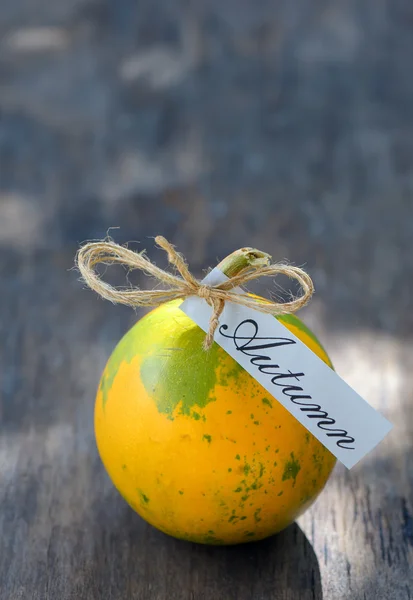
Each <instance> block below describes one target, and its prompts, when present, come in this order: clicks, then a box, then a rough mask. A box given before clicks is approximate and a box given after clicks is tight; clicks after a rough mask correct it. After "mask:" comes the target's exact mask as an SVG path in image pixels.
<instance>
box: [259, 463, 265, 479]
mask: <svg viewBox="0 0 413 600" xmlns="http://www.w3.org/2000/svg"><path fill="white" fill-rule="evenodd" d="M264 473H265V467H264V465H263V463H260V472H259V475H258V477H262V476H263V475H264Z"/></svg>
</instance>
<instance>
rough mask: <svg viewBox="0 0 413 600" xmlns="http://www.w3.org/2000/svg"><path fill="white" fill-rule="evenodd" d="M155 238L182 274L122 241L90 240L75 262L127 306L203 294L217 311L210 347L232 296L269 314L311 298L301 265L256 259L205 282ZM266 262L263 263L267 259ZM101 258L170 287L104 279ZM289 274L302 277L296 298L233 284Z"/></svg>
mask: <svg viewBox="0 0 413 600" xmlns="http://www.w3.org/2000/svg"><path fill="white" fill-rule="evenodd" d="M155 242H156V243H157V244H158V246H160V247H161V248H162V249H163V250H165V252H166V253H167V255H168V260H169V263H170V264H172V265H173V266H174V267H175V268H176V269H177V271H178V272H179V274H180V275H181V277H178V276H176V275H174V274H172V273H169V272H168V271H164V270H163V269H160V268H159V267H157V266H156V265H154V264H153V263H152V262H151V261H150V260H149V259H148V258H147V257H146V256H145V251H143V252H140V253H138V252H134V251H132V250H129V249H128V248H125V247H124V246H119V245H118V244H115V243H114V242H112V241H103V242H90V243H88V244H85V245H84V246H82V248H81V249H80V250H79V251H78V253H77V256H76V264H77V267H78V269H79V271H80V273H81V275H82V277H83V280H84V282H85V283H86V284H87V285H88V286H89V287H90V288H91V289H92V290H94V291H95V292H97V293H98V294H99V295H100V296H102V297H103V298H105V299H106V300H110V301H111V302H113V303H119V304H125V305H127V306H132V307H136V306H152V307H154V306H159V305H161V304H164V303H165V302H169V301H171V300H175V299H178V298H187V297H188V296H198V297H199V298H203V299H204V300H205V301H206V302H208V304H209V305H210V306H211V307H212V309H213V312H212V316H211V319H210V322H209V330H208V333H207V335H206V337H205V340H204V344H203V345H204V349H205V350H209V348H211V346H212V343H213V341H214V334H215V331H216V329H217V327H218V324H219V317H220V315H221V313H222V311H223V310H224V306H225V302H233V303H234V304H238V305H240V306H246V307H247V308H252V309H253V310H258V311H259V312H262V313H269V314H271V315H280V314H289V313H294V312H296V311H297V310H299V309H300V308H302V307H303V306H305V305H306V304H307V303H308V301H309V300H310V298H311V296H312V294H313V292H314V286H313V282H312V280H311V277H310V276H309V275H308V274H307V273H306V272H305V271H303V270H302V269H300V268H298V267H293V266H291V265H283V264H269V257H268V258H267V260H266V261H263V260H257V261H256V264H251V265H248V266H246V267H245V268H243V269H242V270H240V271H239V272H238V273H237V275H234V276H232V277H229V279H228V280H227V281H225V282H223V283H220V284H218V285H212V286H211V285H205V284H203V283H201V282H200V281H198V280H197V279H195V277H194V276H193V275H191V273H190V272H189V269H188V266H187V264H186V261H185V259H184V257H183V256H182V255H181V254H179V253H178V252H177V251H176V250H175V248H174V246H172V244H170V243H169V242H168V241H167V240H166V239H165V238H164V237H162V236H157V237H156V238H155ZM263 263H265V264H263ZM98 264H105V265H110V264H121V265H124V266H126V267H129V268H130V269H131V270H134V269H140V270H141V271H143V272H144V273H146V274H147V275H149V276H152V277H155V279H157V280H158V281H160V282H162V283H164V284H167V285H168V286H169V288H168V289H166V290H156V289H154V290H141V289H140V288H115V287H113V286H111V285H109V284H108V283H106V282H105V281H103V280H102V279H101V278H100V276H99V275H98V274H97V273H96V271H95V266H96V265H98ZM276 275H286V276H287V277H289V278H290V279H295V280H296V281H298V283H299V284H300V286H301V288H302V291H303V293H302V295H301V296H299V297H297V298H293V299H292V300H291V301H290V302H284V303H278V302H274V301H272V300H267V299H264V298H260V297H258V296H250V295H243V294H239V293H238V292H236V291H233V289H234V288H236V287H238V286H241V285H244V284H246V283H248V281H252V280H254V279H258V278H259V277H274V276H276Z"/></svg>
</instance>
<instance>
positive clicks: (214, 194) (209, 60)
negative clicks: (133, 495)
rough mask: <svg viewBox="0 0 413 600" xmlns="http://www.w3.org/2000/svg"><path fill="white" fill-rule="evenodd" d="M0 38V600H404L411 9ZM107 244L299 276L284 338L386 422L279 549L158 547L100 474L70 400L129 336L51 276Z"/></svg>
mask: <svg viewBox="0 0 413 600" xmlns="http://www.w3.org/2000/svg"><path fill="white" fill-rule="evenodd" d="M0 35H1V41H0V47H1V52H0V77H1V83H0V110H1V122H0V185H1V187H0V250H1V279H0V305H1V315H0V319H1V320H0V327H1V330H0V331H1V333H0V339H1V344H0V355H1V372H0V377H1V400H0V416H1V435H0V598H1V600H17V599H24V600H26V599H36V600H46V599H48V600H69V599H74V600H86V599H88V600H89V599H92V600H98V599H102V600H110V599H113V600H130V599H132V598H134V599H135V598H136V599H139V600H152V599H153V600H163V599H168V600H169V599H171V600H172V599H175V598H176V599H179V600H186V599H194V600H198V599H199V600H203V599H205V600H219V599H223V600H231V599H234V600H247V599H251V600H272V599H277V600H296V599H297V600H307V599H308V600H310V599H312V600H314V599H316V600H319V599H321V598H324V599H325V600H336V599H337V600H338V599H340V600H359V599H360V600H377V599H380V600H381V599H383V600H384V599H386V600H392V599H397V600H407V599H410V598H411V597H413V516H412V515H413V497H412V496H413V495H412V487H413V468H412V465H413V461H412V458H413V452H412V444H413V418H412V414H413V412H412V406H413V392H412V389H413V385H412V383H413V379H412V373H413V353H412V334H413V317H412V315H413V311H412V310H411V298H412V297H413V252H412V238H413V195H412V187H413V77H412V76H411V57H412V55H413V54H412V53H413V9H412V6H411V3H410V2H408V0H404V1H403V0H396V1H392V2H385V1H382V0H362V1H358V2H356V1H354V2H353V1H350V2H341V1H340V0H334V1H333V2H328V3H325V2H318V1H317V2H305V1H304V0H301V1H297V2H289V1H288V0H285V1H280V2H264V1H263V2H253V3H250V2H246V1H245V0H243V1H242V2H240V1H239V0H237V2H235V1H232V0H225V1H224V2H216V1H215V0H214V1H212V2H207V3H203V2H198V3H196V2H195V3H191V2H189V3H185V2H182V3H179V2H177V1H175V2H153V1H152V0H147V1H145V2H134V1H131V0H117V1H116V2H110V1H109V0H90V1H87V0H55V1H54V2H52V3H51V2H48V1H46V0H32V1H30V2H26V1H24V0H3V1H2V3H1V7H0ZM110 226H120V227H121V228H120V230H119V231H118V232H115V233H114V235H115V237H116V239H117V240H118V241H120V242H122V241H127V240H131V239H132V240H141V241H142V242H143V243H144V244H145V246H147V247H151V246H152V241H151V240H148V236H152V235H155V234H157V233H162V234H164V235H166V236H167V237H168V238H169V239H171V240H172V241H173V242H174V243H175V244H177V245H178V246H179V249H180V250H181V251H182V252H184V253H185V255H186V256H188V257H190V258H191V265H192V268H193V269H194V270H195V271H196V272H197V273H198V274H201V269H202V268H204V267H207V266H213V265H214V264H216V260H217V259H218V258H219V257H221V258H222V257H223V256H224V255H225V254H227V253H228V252H230V251H232V250H233V249H234V248H236V247H239V246H242V245H251V246H257V247H260V248H262V249H263V250H266V251H268V252H270V253H272V254H273V256H274V257H276V258H284V257H286V258H289V259H290V260H292V261H294V262H295V263H297V264H303V263H306V264H307V268H308V270H309V272H310V273H311V275H312V276H313V278H314V281H315V284H316V288H317V295H316V296H315V298H314V301H313V302H312V304H311V306H310V307H309V308H308V309H306V310H305V311H304V312H303V316H304V318H305V320H306V321H307V323H308V324H309V325H310V326H312V327H313V328H314V329H315V331H316V332H317V333H318V334H319V335H320V337H321V339H322V340H323V341H324V343H325V345H326V346H327V347H328V349H329V351H330V353H331V356H332V358H333V361H334V363H335V365H336V368H337V370H338V371H339V373H340V374H341V375H342V376H343V377H345V379H346V380H347V381H348V382H349V383H350V384H351V385H353V387H355V388H356V389H357V390H358V391H359V392H360V393H361V394H362V395H364V397H365V398H366V399H367V400H368V401H369V402H370V403H371V404H372V405H374V406H375V407H377V408H378V409H380V410H381V411H382V412H383V413H384V414H385V415H386V416H387V417H388V418H389V419H390V420H391V421H392V422H393V423H394V425H395V430H394V432H393V433H391V434H390V435H389V436H388V438H387V439H386V440H385V442H384V443H383V444H381V445H380V446H379V447H378V448H377V450H376V451H374V452H373V453H371V454H370V455H369V456H368V457H367V458H366V459H365V460H364V461H363V462H362V463H361V464H360V465H358V466H357V467H355V468H354V469H353V470H351V471H350V472H347V471H346V470H345V469H344V468H342V467H340V466H339V467H337V469H336V471H335V473H334V476H333V477H332V479H331V481H330V482H329V484H328V486H327V488H326V490H325V492H324V493H323V495H322V496H321V497H320V499H319V500H318V502H317V503H316V505H315V506H314V507H313V508H312V509H311V510H310V511H309V512H308V513H307V514H305V515H304V516H303V517H302V518H301V519H300V520H299V523H298V524H297V525H293V526H292V527H290V528H289V529H287V530H286V531H285V532H283V533H282V534H280V535H279V536H276V537H275V538H273V539H270V540H267V541H265V542H262V543H258V544H251V545H246V546H243V547H237V548H208V547H200V546H196V545H190V544H187V543H183V542H178V541H175V540H173V539H170V538H167V537H165V536H164V535H162V534H160V533H158V532H157V531H155V530H154V529H152V528H150V527H149V526H147V525H146V524H145V523H144V522H143V521H142V520H140V518H139V517H138V516H137V515H135V514H134V513H133V512H132V510H131V509H129V508H128V506H127V505H126V504H125V503H124V502H123V500H122V499H121V498H120V496H119V495H118V494H117V493H116V491H115V490H114V488H113V487H112V485H111V484H110V482H109V480H108V478H107V476H106V475H105V472H104V470H103V467H102V465H101V463H100V460H99V458H98V455H97V451H96V448H95V445H94V437H93V402H94V394H95V389H96V385H97V382H98V379H99V376H100V372H101V369H102V367H103V365H104V363H105V360H106V359H107V357H108V356H109V353H110V352H111V350H112V348H113V346H114V344H115V343H116V342H117V340H118V339H119V338H120V337H121V335H122V334H123V333H124V332H125V331H126V329H127V328H128V327H129V326H130V325H131V324H132V323H133V321H134V319H135V315H134V314H133V313H131V311H128V310H127V309H126V308H119V307H113V306H111V305H110V304H107V303H105V302H103V301H99V300H98V299H97V298H96V297H95V296H94V295H93V294H92V293H90V292H86V291H84V290H82V288H81V286H80V285H79V283H78V282H77V278H76V274H75V273H74V272H70V271H68V269H69V268H70V267H71V266H72V259H73V255H74V253H75V250H76V248H77V245H78V243H79V242H81V241H83V240H85V239H87V238H96V237H101V236H103V235H105V233H106V230H107V229H108V227H110ZM152 256H153V254H152ZM159 263H160V264H163V263H162V258H161V257H159ZM143 285H148V283H147V282H143Z"/></svg>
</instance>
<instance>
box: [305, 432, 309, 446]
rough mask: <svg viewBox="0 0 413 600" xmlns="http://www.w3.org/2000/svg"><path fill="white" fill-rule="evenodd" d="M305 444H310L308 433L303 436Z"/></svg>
mask: <svg viewBox="0 0 413 600" xmlns="http://www.w3.org/2000/svg"><path fill="white" fill-rule="evenodd" d="M305 443H306V444H309V443H310V434H309V433H306V434H305Z"/></svg>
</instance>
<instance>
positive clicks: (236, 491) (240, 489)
mask: <svg viewBox="0 0 413 600" xmlns="http://www.w3.org/2000/svg"><path fill="white" fill-rule="evenodd" d="M234 492H235V493H236V494H238V493H239V492H242V487H237V489H236V490H234Z"/></svg>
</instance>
